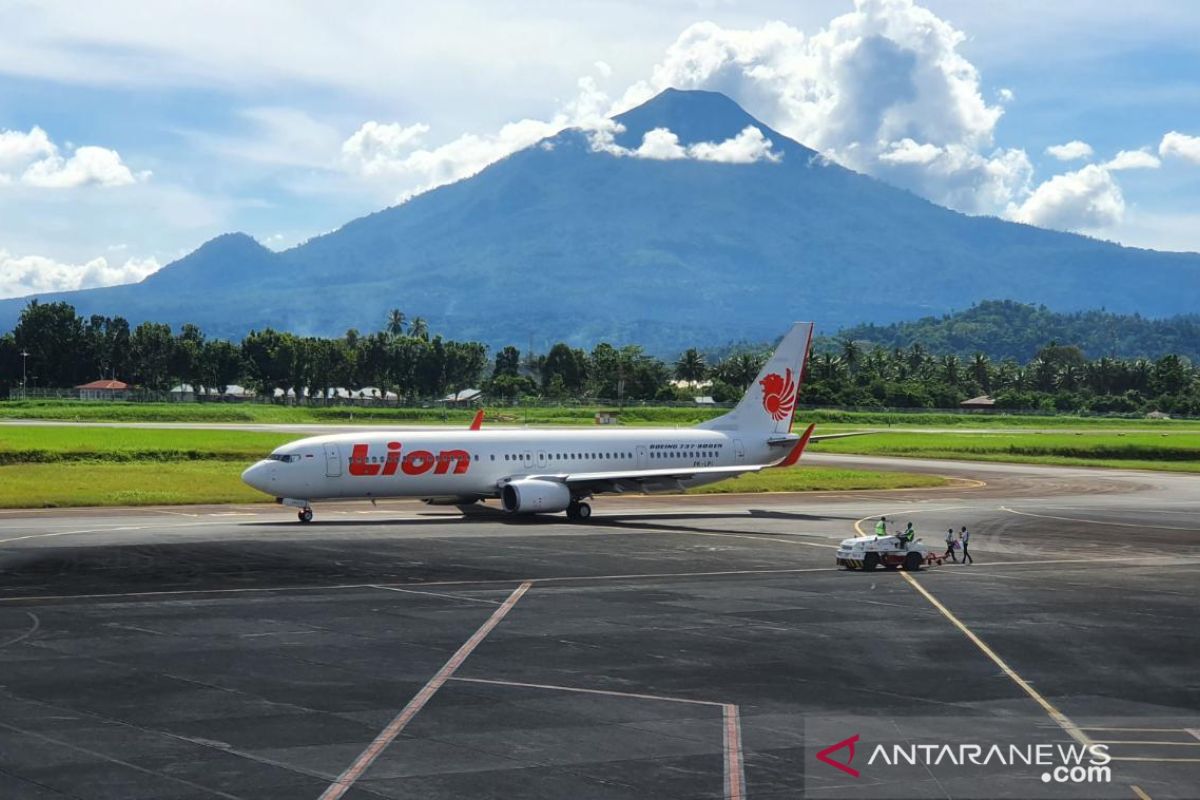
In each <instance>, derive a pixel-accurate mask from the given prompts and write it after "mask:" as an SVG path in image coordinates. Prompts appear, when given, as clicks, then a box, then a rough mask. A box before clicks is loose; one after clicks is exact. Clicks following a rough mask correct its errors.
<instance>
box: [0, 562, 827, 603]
mask: <svg viewBox="0 0 1200 800" xmlns="http://www.w3.org/2000/svg"><path fill="white" fill-rule="evenodd" d="M837 571H838V569H837V568H836V567H806V568H801V569H730V570H713V571H711V572H630V573H623V574H620V575H562V576H558V577H548V578H525V579H524V581H525V582H527V583H537V584H541V583H586V582H589V581H620V580H628V581H636V580H658V579H664V578H665V579H670V578H720V577H727V576H737V575H749V576H754V575H793V574H798V573H802V572H837ZM517 580H522V579H520V578H494V579H478V580H460V581H427V582H425V583H409V584H403V585H402V588H407V587H409V586H495V585H504V586H512V584H513V582H514V581H517ZM387 586H389V584H381V583H335V584H329V585H323V586H322V585H310V586H262V587H251V586H243V587H238V588H236V589H160V590H157V591H148V592H108V593H93V594H52V595H20V596H15V597H0V603H17V602H62V601H69V600H121V599H139V598H160V597H167V598H169V597H179V596H187V595H222V594H231V595H237V594H252V593H255V592H258V593H261V594H273V593H276V592H324V591H342V590H346V589H382V588H386V587H387Z"/></svg>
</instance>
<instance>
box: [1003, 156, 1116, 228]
mask: <svg viewBox="0 0 1200 800" xmlns="http://www.w3.org/2000/svg"><path fill="white" fill-rule="evenodd" d="M1124 213H1125V198H1124V197H1123V196H1122V194H1121V189H1120V187H1118V186H1117V184H1116V181H1114V180H1113V178H1112V175H1111V174H1109V172H1108V170H1107V169H1105V168H1104V167H1102V166H1098V165H1096V164H1088V165H1087V166H1086V167H1083V168H1082V169H1079V170H1076V171H1074V172H1067V173H1063V174H1062V175H1055V176H1054V177H1053V178H1051V179H1050V180H1048V181H1046V182H1044V183H1042V184H1041V185H1040V186H1038V187H1037V188H1036V189H1034V191H1033V193H1032V194H1031V195H1030V196H1029V198H1028V199H1027V200H1025V202H1023V203H1021V204H1020V205H1015V204H1014V205H1013V206H1012V207H1011V208H1010V209H1009V212H1008V216H1009V217H1010V218H1011V219H1014V220H1017V221H1018V222H1027V223H1029V224H1030V225H1037V226H1039V227H1043V228H1056V229H1059V230H1072V231H1089V230H1092V231H1094V230H1098V229H1102V228H1107V227H1111V226H1113V225H1116V224H1117V223H1119V222H1120V221H1121V218H1122V216H1123V215H1124Z"/></svg>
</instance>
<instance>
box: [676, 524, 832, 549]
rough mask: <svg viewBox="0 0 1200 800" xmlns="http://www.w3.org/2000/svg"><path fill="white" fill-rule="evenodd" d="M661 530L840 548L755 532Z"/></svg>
mask: <svg viewBox="0 0 1200 800" xmlns="http://www.w3.org/2000/svg"><path fill="white" fill-rule="evenodd" d="M659 532H660V533H679V534H683V535H685V536H725V537H732V538H734V539H757V540H759V541H762V542H776V543H778V542H783V543H784V544H799V545H804V546H805V547H825V548H830V549H833V550H837V549H838V546H837V545H836V544H818V543H817V542H799V541H796V540H795V539H780V538H777V537H769V536H755V535H754V534H751V533H736V532H734V531H730V532H729V533H717V532H716V531H681V530H669V529H668V530H662V531H659ZM781 535H782V536H792V535H794V534H786V533H785V534H781ZM799 535H802V536H817V535H819V534H815V533H806V534H799Z"/></svg>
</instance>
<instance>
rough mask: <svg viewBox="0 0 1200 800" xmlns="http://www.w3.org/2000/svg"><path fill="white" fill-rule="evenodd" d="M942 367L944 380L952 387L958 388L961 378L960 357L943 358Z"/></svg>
mask: <svg viewBox="0 0 1200 800" xmlns="http://www.w3.org/2000/svg"><path fill="white" fill-rule="evenodd" d="M940 366H941V368H942V380H944V381H945V382H946V383H948V384H949V385H951V386H958V379H959V377H960V376H959V363H958V356H956V355H948V356H942V361H941V364H940Z"/></svg>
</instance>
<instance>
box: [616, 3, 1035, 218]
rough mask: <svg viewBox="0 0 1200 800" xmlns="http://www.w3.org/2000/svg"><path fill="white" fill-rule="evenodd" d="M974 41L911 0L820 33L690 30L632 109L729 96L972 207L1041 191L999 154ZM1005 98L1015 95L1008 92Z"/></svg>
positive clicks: (871, 165)
mask: <svg viewBox="0 0 1200 800" xmlns="http://www.w3.org/2000/svg"><path fill="white" fill-rule="evenodd" d="M964 40H965V37H964V35H963V34H962V33H961V32H959V31H958V30H956V29H955V28H954V27H953V26H952V25H950V24H949V23H948V22H946V21H945V20H942V19H940V18H938V17H937V16H936V15H935V14H933V13H932V12H931V11H929V10H928V9H925V8H923V7H921V6H918V5H916V4H915V3H913V2H912V1H911V0H857V2H856V3H855V9H854V10H853V11H852V12H850V13H848V14H843V15H842V16H839V17H837V18H835V19H834V20H833V21H832V22H830V23H829V25H828V26H827V27H825V28H824V29H822V30H819V31H818V32H816V33H815V34H813V35H812V36H807V37H806V36H805V34H804V33H803V32H801V31H800V30H798V29H796V28H793V27H791V26H789V25H787V24H785V23H782V22H772V23H768V24H766V25H764V26H762V27H761V28H758V29H750V30H734V29H727V28H723V27H721V26H719V25H717V24H715V23H712V22H703V23H698V24H695V25H692V26H690V27H689V28H687V29H686V30H685V31H684V32H683V33H682V34H680V36H679V37H678V39H676V41H675V42H674V43H673V44H672V45H671V46H670V47H669V48H668V49H667V52H666V55H665V56H664V58H663V59H662V61H661V62H660V63H659V64H658V65H657V66H656V67H655V68H654V70H653V74H652V76H651V77H650V79H649V80H645V81H641V82H639V83H637V84H635V85H634V86H632V87H631V88H630V89H629V90H628V91H627V92H626V93H625V95H624V97H623V98H622V102H621V103H620V106H621V107H623V108H624V107H629V106H632V105H636V104H637V103H640V102H642V101H644V100H646V99H648V98H649V97H651V96H653V95H654V94H656V93H658V92H659V91H662V90H663V89H666V88H668V87H676V88H681V89H709V90H713V91H719V92H723V93H725V94H727V95H729V96H731V97H732V98H733V99H735V100H737V101H738V102H739V103H740V104H741V105H743V106H744V107H745V108H746V109H747V110H748V111H749V112H750V113H751V114H753V115H755V116H756V117H758V118H759V119H762V120H763V121H764V122H766V123H767V124H768V125H770V126H771V127H773V128H775V129H777V130H779V131H781V132H782V133H784V134H786V135H788V136H790V137H791V138H793V139H796V140H797V141H800V142H801V143H803V144H806V145H808V146H810V147H814V148H816V149H818V150H820V151H821V152H823V153H824V154H825V155H827V156H829V157H831V158H832V159H834V160H835V161H838V162H840V163H842V164H845V165H846V166H849V167H851V168H852V169H856V170H859V171H861V172H865V173H867V174H870V175H875V176H877V177H880V178H884V179H885V180H888V181H889V182H891V183H894V184H897V185H900V186H903V187H905V188H909V189H912V190H914V191H916V192H918V193H920V194H922V195H924V196H925V197H928V198H929V199H931V200H934V201H935V202H940V203H944V204H947V205H950V206H952V207H954V208H958V209H960V210H963V211H968V212H985V213H987V212H993V213H994V212H997V211H999V210H1001V209H1003V208H1005V207H1006V206H1007V205H1008V203H1010V202H1012V201H1014V200H1016V199H1019V198H1021V197H1023V196H1025V195H1026V194H1027V193H1028V190H1029V181H1030V177H1031V175H1032V166H1031V165H1030V163H1029V159H1028V156H1027V155H1026V154H1025V152H1024V151H1023V150H1020V149H1004V148H997V147H996V146H995V144H994V140H993V136H994V132H995V127H996V123H997V121H998V120H999V119H1000V116H1001V115H1002V114H1003V113H1004V110H1003V108H1002V107H1001V106H999V105H989V104H988V103H987V102H986V101H985V100H984V98H983V94H982V87H981V81H980V77H979V73H978V71H977V70H976V69H975V67H974V66H973V65H972V64H971V63H970V62H969V61H967V60H966V58H965V57H964V56H963V55H962V54H961V53H960V52H959V50H958V48H959V46H960V45H961V44H962V42H963V41H964ZM1000 97H1001V101H1002V102H1007V101H1008V100H1010V99H1011V94H1005V93H1001V95H1000Z"/></svg>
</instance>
